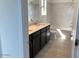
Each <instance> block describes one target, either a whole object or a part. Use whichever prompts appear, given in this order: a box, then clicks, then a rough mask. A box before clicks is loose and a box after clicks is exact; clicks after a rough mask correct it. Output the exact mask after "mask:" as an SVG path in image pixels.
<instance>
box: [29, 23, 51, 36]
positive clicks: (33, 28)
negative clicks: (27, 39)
mask: <svg viewBox="0 0 79 59" xmlns="http://www.w3.org/2000/svg"><path fill="white" fill-rule="evenodd" d="M48 25H50V24H48V23H35V24H32V25H30V26H29V29H28V31H29V35H30V34H32V33H34V32H36V31H39V30H40V29H42V28H44V27H46V26H48Z"/></svg>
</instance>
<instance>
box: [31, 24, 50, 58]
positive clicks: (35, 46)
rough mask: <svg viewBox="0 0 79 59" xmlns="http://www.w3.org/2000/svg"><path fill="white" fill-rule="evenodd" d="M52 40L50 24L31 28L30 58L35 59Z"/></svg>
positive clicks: (35, 25)
mask: <svg viewBox="0 0 79 59" xmlns="http://www.w3.org/2000/svg"><path fill="white" fill-rule="evenodd" d="M49 40H50V24H47V23H39V24H33V25H30V26H29V47H30V51H29V52H30V53H29V54H30V58H33V57H35V56H36V55H37V54H38V52H39V51H40V50H41V49H42V48H43V47H44V46H45V45H46V44H47V43H48V41H49Z"/></svg>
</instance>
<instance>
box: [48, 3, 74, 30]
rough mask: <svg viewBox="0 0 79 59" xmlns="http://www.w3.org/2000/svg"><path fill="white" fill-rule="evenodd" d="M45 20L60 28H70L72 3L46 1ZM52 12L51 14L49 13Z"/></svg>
mask: <svg viewBox="0 0 79 59" xmlns="http://www.w3.org/2000/svg"><path fill="white" fill-rule="evenodd" d="M48 5H51V6H48V11H47V12H48V15H47V21H49V23H51V24H52V26H54V27H53V28H59V29H62V30H71V29H72V28H71V27H70V26H72V24H71V23H72V16H73V11H72V4H71V3H48ZM51 13H52V14H51Z"/></svg>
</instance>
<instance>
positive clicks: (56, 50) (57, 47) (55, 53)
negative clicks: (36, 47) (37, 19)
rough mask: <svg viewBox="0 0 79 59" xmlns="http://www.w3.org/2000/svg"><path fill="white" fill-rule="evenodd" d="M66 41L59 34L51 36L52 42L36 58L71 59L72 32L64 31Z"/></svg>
mask: <svg viewBox="0 0 79 59" xmlns="http://www.w3.org/2000/svg"><path fill="white" fill-rule="evenodd" d="M62 32H63V34H64V35H65V36H66V39H61V36H60V35H59V33H58V32H56V33H52V34H51V40H50V41H49V42H48V44H47V45H46V46H45V47H44V48H43V49H42V50H41V51H40V52H39V53H38V55H37V56H36V57H35V58H70V57H71V54H72V53H71V51H72V44H73V40H71V39H70V34H71V32H70V31H62Z"/></svg>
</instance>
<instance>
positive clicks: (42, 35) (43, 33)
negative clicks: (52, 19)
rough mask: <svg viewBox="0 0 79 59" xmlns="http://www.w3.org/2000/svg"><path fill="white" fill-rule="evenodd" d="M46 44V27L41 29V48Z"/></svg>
mask: <svg viewBox="0 0 79 59" xmlns="http://www.w3.org/2000/svg"><path fill="white" fill-rule="evenodd" d="M45 44H46V28H44V29H42V30H41V48H43V47H44V46H45Z"/></svg>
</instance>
